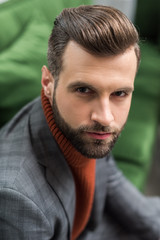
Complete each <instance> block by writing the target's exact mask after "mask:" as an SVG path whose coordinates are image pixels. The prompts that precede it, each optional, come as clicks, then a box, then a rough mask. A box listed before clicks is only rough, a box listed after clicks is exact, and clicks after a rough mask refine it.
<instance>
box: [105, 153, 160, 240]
mask: <svg viewBox="0 0 160 240" xmlns="http://www.w3.org/2000/svg"><path fill="white" fill-rule="evenodd" d="M107 171H108V198H107V201H108V206H109V209H110V212H111V214H112V215H113V216H114V217H115V218H116V219H118V220H119V222H121V224H122V225H123V226H125V228H127V229H128V230H129V231H131V232H133V233H134V234H136V235H137V236H138V237H139V238H140V239H144V240H159V239H160V198H159V197H146V196H144V195H143V194H142V193H140V192H139V191H138V190H137V189H136V188H135V187H134V186H133V185H132V184H131V183H130V182H129V181H128V180H127V179H126V178H125V177H124V176H123V174H122V173H121V172H120V171H119V170H118V169H117V167H116V164H115V162H114V159H113V158H112V157H111V158H110V160H109V162H108V169H107ZM139 238H138V239H139Z"/></svg>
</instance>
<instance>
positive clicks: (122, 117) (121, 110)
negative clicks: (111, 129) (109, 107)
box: [114, 101, 131, 127]
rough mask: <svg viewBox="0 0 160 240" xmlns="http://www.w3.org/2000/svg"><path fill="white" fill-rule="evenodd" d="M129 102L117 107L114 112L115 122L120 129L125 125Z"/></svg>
mask: <svg viewBox="0 0 160 240" xmlns="http://www.w3.org/2000/svg"><path fill="white" fill-rule="evenodd" d="M130 102H131V101H127V102H126V103H125V104H122V105H120V106H117V107H116V109H115V110H114V112H115V115H114V116H115V122H116V123H117V125H118V126H119V127H122V126H123V125H124V124H125V123H126V120H127V118H128V114H129V110H130Z"/></svg>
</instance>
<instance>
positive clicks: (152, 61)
mask: <svg viewBox="0 0 160 240" xmlns="http://www.w3.org/2000/svg"><path fill="white" fill-rule="evenodd" d="M157 49H158V48H157V47H156V46H155V45H153V44H149V43H143V44H141V50H142V61H141V65H140V69H139V71H138V74H137V76H136V80H135V91H134V94H133V100H132V105H131V110H130V114H129V118H128V122H127V125H126V127H125V129H124V131H123V132H122V135H121V137H120V138H119V140H118V142H117V144H116V146H115V148H114V151H113V153H114V156H115V158H116V160H117V164H118V165H119V167H120V168H121V169H122V171H123V172H124V174H125V175H126V176H127V178H129V179H130V180H131V182H133V183H134V184H135V185H136V186H137V187H138V188H139V189H141V190H142V189H143V187H144V183H145V180H146V178H147V174H148V170H149V169H150V165H151V160H152V156H153V150H154V143H155V139H156V135H157V128H158V123H159V110H160V94H159V93H160V67H159V66H160V54H159V52H158V50H157Z"/></svg>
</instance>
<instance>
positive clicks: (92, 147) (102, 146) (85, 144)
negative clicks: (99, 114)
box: [52, 95, 125, 158]
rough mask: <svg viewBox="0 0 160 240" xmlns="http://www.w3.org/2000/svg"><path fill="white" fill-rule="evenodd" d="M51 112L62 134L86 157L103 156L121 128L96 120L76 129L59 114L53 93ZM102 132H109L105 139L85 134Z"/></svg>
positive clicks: (114, 141)
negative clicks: (105, 124)
mask: <svg viewBox="0 0 160 240" xmlns="http://www.w3.org/2000/svg"><path fill="white" fill-rule="evenodd" d="M52 109H53V114H54V121H55V123H56V125H57V127H58V128H59V130H60V131H61V132H62V133H63V135H64V136H65V137H66V138H67V139H68V140H69V141H70V142H71V144H72V145H73V147H74V148H75V149H76V150H77V151H78V152H80V153H81V154H82V155H84V156H85V157H87V158H102V157H105V156H106V155H107V154H108V153H109V152H110V151H111V150H112V148H113V146H114V144H115V143H116V141H117V139H118V137H119V135H120V133H121V131H122V129H123V127H124V125H125V124H124V125H123V127H122V128H121V129H118V128H112V127H109V126H103V125H101V124H100V123H98V122H95V123H94V124H92V126H86V125H81V126H80V127H79V128H77V129H73V128H72V127H71V126H70V125H69V124H68V123H67V122H66V121H65V120H64V118H63V117H62V116H61V114H60V112H59V110H58V106H57V103H56V99H55V95H54V96H53V106H52ZM88 131H89V132H95V131H97V132H102V133H103V132H104V133H111V135H110V136H109V137H108V138H107V139H102V140H101V139H93V138H89V137H88V136H86V135H87V134H86V133H87V132H88Z"/></svg>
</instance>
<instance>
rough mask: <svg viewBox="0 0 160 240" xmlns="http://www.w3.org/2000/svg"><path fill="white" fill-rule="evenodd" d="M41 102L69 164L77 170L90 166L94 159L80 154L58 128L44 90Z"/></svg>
mask: <svg viewBox="0 0 160 240" xmlns="http://www.w3.org/2000/svg"><path fill="white" fill-rule="evenodd" d="M41 101H42V107H43V111H44V115H45V117H46V120H47V123H48V126H49V128H50V130H51V132H52V134H53V136H54V138H55V140H56V142H57V143H58V145H59V147H60V149H61V151H62V152H63V155H64V157H65V159H66V160H67V162H68V164H69V165H70V166H72V167H77V168H81V167H85V165H86V164H88V163H89V162H90V161H92V160H93V159H89V158H87V157H84V156H83V155H82V154H81V153H80V152H78V151H77V150H76V149H75V148H74V147H73V145H72V144H71V142H70V141H69V140H68V139H67V138H66V137H65V136H64V135H63V133H62V132H61V131H60V130H59V128H58V127H57V126H56V123H55V121H54V113H53V110H52V107H51V104H50V102H49V100H48V98H47V97H46V96H45V94H44V90H43V89H42V91H41Z"/></svg>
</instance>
